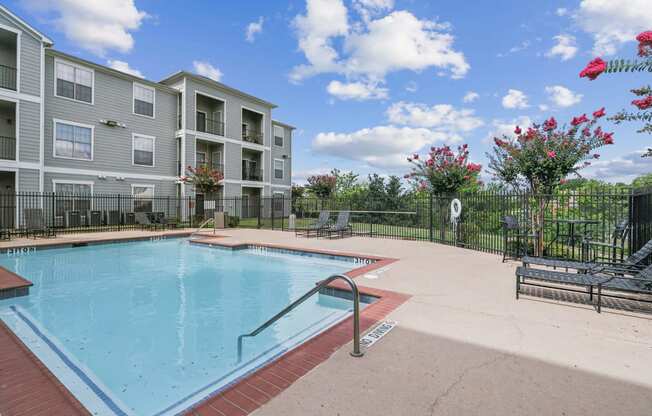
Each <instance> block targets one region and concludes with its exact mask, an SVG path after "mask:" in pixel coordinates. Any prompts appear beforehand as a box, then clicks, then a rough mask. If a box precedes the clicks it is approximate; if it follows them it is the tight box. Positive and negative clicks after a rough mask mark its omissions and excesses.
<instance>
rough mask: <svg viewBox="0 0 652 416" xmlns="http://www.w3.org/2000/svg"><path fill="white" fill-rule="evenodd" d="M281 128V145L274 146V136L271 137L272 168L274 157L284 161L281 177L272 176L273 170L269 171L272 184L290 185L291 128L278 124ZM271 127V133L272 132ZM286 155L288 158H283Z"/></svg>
mask: <svg viewBox="0 0 652 416" xmlns="http://www.w3.org/2000/svg"><path fill="white" fill-rule="evenodd" d="M279 127H282V128H283V131H284V133H285V139H284V140H283V146H276V145H275V144H274V137H272V147H271V149H272V150H271V151H272V169H273V167H274V165H273V163H274V161H273V160H274V159H281V160H283V161H284V162H285V163H284V171H283V179H276V178H275V177H274V172H271V175H270V177H271V182H272V186H273V185H274V184H277V185H290V184H291V183H292V159H291V156H292V129H289V128H287V127H284V126H279ZM273 131H274V130H273V129H272V133H273ZM284 155H285V156H288V158H286V159H283V156H284Z"/></svg>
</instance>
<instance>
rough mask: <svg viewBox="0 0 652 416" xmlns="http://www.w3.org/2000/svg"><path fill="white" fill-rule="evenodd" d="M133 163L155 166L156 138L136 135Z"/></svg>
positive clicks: (134, 137) (134, 138)
mask: <svg viewBox="0 0 652 416" xmlns="http://www.w3.org/2000/svg"><path fill="white" fill-rule="evenodd" d="M133 150H134V155H133V163H134V165H139V166H154V138H153V137H149V136H141V135H138V134H134V136H133Z"/></svg>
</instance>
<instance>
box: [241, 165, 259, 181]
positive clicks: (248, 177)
mask: <svg viewBox="0 0 652 416" xmlns="http://www.w3.org/2000/svg"><path fill="white" fill-rule="evenodd" d="M242 180H243V181H262V180H263V173H262V171H261V170H260V169H254V168H248V167H244V166H243V167H242Z"/></svg>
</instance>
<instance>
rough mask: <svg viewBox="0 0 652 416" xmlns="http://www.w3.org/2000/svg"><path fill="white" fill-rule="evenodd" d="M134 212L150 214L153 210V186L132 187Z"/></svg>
mask: <svg viewBox="0 0 652 416" xmlns="http://www.w3.org/2000/svg"><path fill="white" fill-rule="evenodd" d="M131 195H133V197H134V212H152V211H153V209H154V185H132V186H131Z"/></svg>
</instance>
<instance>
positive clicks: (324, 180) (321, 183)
mask: <svg viewBox="0 0 652 416" xmlns="http://www.w3.org/2000/svg"><path fill="white" fill-rule="evenodd" d="M306 181H307V182H308V185H307V186H306V188H307V189H308V190H309V191H310V192H311V193H312V194H313V195H315V196H316V197H317V198H328V197H330V196H332V195H333V194H334V193H335V185H336V184H337V178H336V177H335V175H328V174H326V175H312V176H309V177H308V178H307V179H306Z"/></svg>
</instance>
